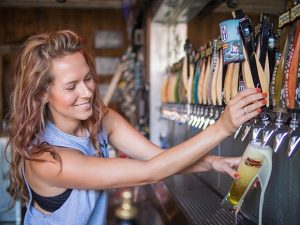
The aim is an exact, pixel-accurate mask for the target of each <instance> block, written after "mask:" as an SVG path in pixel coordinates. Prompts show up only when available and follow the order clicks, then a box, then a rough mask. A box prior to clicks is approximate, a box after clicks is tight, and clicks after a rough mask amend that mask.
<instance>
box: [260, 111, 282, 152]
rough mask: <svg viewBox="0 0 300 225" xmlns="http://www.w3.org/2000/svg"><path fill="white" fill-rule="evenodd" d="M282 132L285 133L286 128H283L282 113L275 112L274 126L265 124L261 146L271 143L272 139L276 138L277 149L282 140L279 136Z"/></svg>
mask: <svg viewBox="0 0 300 225" xmlns="http://www.w3.org/2000/svg"><path fill="white" fill-rule="evenodd" d="M284 132H287V128H286V127H284V123H283V119H282V113H281V112H277V116H276V119H275V124H271V123H268V124H266V126H265V128H264V131H263V143H262V145H269V144H270V143H271V142H272V140H273V138H277V141H276V142H277V145H278V147H279V146H280V145H281V143H282V141H283V139H282V138H281V137H282V135H281V134H282V133H284ZM277 135H278V136H277ZM279 137H280V138H279ZM278 147H277V150H278Z"/></svg>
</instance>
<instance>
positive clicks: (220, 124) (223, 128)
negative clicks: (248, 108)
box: [214, 117, 232, 139]
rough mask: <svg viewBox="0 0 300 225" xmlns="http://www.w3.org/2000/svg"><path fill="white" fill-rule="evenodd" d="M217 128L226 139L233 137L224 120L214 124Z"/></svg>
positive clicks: (221, 119)
mask: <svg viewBox="0 0 300 225" xmlns="http://www.w3.org/2000/svg"><path fill="white" fill-rule="evenodd" d="M214 126H216V130H217V132H218V133H219V134H220V135H221V136H222V137H223V138H224V139H225V138H227V137H229V136H231V135H232V132H230V131H229V129H228V128H226V124H225V123H224V121H223V118H222V117H221V118H220V119H219V120H217V121H216V123H215V124H214Z"/></svg>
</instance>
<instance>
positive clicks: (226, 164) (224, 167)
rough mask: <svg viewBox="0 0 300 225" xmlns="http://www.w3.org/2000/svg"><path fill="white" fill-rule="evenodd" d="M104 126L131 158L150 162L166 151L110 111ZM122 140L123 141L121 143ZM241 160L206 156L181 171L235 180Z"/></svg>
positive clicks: (112, 139)
mask: <svg viewBox="0 0 300 225" xmlns="http://www.w3.org/2000/svg"><path fill="white" fill-rule="evenodd" d="M103 125H104V127H105V129H106V131H107V133H108V137H109V140H110V143H111V144H112V145H113V146H114V147H115V148H117V149H119V150H120V151H122V152H124V153H125V154H126V155H128V156H129V157H131V158H134V159H139V160H148V159H151V158H153V157H154V156H156V155H158V154H160V153H161V152H162V151H165V150H163V149H161V148H159V147H158V146H157V145H155V144H153V143H152V142H150V141H149V140H148V139H147V138H145V137H144V136H143V135H141V134H140V133H139V132H138V131H137V130H136V129H135V128H134V127H132V126H131V125H130V124H129V123H128V122H127V121H126V120H125V119H124V118H123V117H122V116H121V115H119V114H118V113H117V112H115V111H114V110H112V109H109V110H108V112H107V114H106V115H105V117H104V118H103ZM120 140H122V141H120ZM239 161H240V158H239V157H237V158H232V157H228V158H227V157H220V156H215V155H206V156H204V157H203V158H202V159H201V160H199V161H197V162H196V163H194V164H193V165H191V166H189V167H187V168H185V169H184V170H183V171H181V172H180V173H181V174H188V173H196V172H205V171H209V170H212V169H213V170H216V171H218V172H223V173H224V172H225V173H228V174H229V175H230V176H232V177H233V178H234V175H235V174H236V171H235V170H234V169H233V168H234V167H236V166H237V165H238V163H239Z"/></svg>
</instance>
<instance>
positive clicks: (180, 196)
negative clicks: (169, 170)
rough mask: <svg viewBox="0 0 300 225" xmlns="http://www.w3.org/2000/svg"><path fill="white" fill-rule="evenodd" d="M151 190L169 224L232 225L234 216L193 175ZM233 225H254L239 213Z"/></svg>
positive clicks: (159, 184) (219, 199)
mask: <svg viewBox="0 0 300 225" xmlns="http://www.w3.org/2000/svg"><path fill="white" fill-rule="evenodd" d="M152 187H153V189H154V192H155V195H156V197H157V198H158V200H159V202H160V204H161V207H162V208H163V211H164V213H165V216H166V217H167V218H168V219H169V222H170V224H173V225H185V224H189V225H234V224H236V223H235V215H234V214H232V213H229V212H227V211H226V210H224V209H223V208H222V207H221V205H220V204H221V200H222V197H221V196H220V195H219V194H218V193H216V192H215V191H214V190H213V189H212V188H211V187H210V186H209V185H207V184H206V183H205V182H204V181H203V180H202V179H201V178H199V177H198V176H196V175H184V176H181V175H176V176H173V177H170V178H168V179H166V180H165V181H163V182H160V183H157V184H153V185H152ZM237 224H238V225H255V224H256V223H255V222H253V221H251V220H250V219H248V218H247V217H246V216H245V214H242V213H239V214H238V216H237Z"/></svg>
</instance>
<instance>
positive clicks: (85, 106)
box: [76, 101, 91, 110]
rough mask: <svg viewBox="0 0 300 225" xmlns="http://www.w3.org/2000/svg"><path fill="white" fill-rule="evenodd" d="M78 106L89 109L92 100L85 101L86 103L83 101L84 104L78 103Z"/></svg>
mask: <svg viewBox="0 0 300 225" xmlns="http://www.w3.org/2000/svg"><path fill="white" fill-rule="evenodd" d="M76 106H78V107H79V108H80V109H83V110H88V109H90V108H91V102H90V101H88V102H85V103H82V104H77V105H76Z"/></svg>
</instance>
